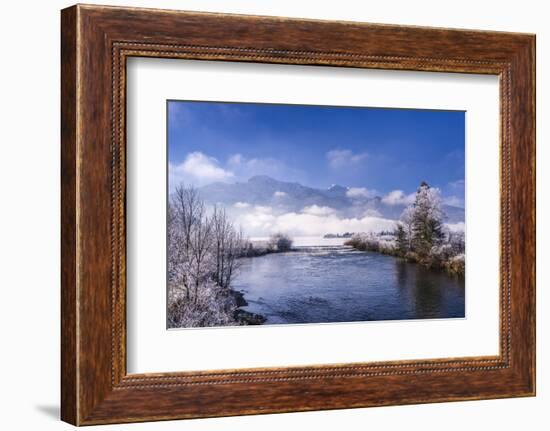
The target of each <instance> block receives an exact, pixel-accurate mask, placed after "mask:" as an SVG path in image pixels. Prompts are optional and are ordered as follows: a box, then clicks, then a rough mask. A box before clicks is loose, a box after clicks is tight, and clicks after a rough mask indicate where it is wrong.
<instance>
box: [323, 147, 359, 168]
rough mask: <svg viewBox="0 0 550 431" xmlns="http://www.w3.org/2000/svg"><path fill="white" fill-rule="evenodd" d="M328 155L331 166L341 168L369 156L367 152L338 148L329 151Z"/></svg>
mask: <svg viewBox="0 0 550 431" xmlns="http://www.w3.org/2000/svg"><path fill="white" fill-rule="evenodd" d="M326 157H327V159H328V163H329V165H330V167H331V168H333V169H340V168H344V167H347V166H353V165H357V164H358V163H360V162H362V161H363V160H365V159H366V158H367V153H354V152H353V151H351V150H342V149H336V150H330V151H328V152H327V154H326Z"/></svg>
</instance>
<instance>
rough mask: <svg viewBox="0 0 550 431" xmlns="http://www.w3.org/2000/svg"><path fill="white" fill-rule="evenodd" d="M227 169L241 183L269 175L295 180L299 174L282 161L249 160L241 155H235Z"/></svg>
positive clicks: (267, 159) (228, 163)
mask: <svg viewBox="0 0 550 431" xmlns="http://www.w3.org/2000/svg"><path fill="white" fill-rule="evenodd" d="M226 167H227V169H229V170H231V172H233V173H234V174H235V177H236V178H237V179H238V180H239V181H247V180H248V179H250V178H251V177H253V176H255V175H267V176H270V177H273V178H276V179H280V180H284V179H288V178H295V177H296V176H297V174H298V172H297V171H295V170H293V169H291V168H290V167H289V166H287V165H286V164H285V163H283V162H282V161H281V160H278V159H274V158H269V157H267V158H255V157H254V158H247V157H245V156H243V155H242V154H239V153H237V154H233V155H231V156H230V157H229V158H228V159H227V164H226Z"/></svg>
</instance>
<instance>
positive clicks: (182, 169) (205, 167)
mask: <svg viewBox="0 0 550 431" xmlns="http://www.w3.org/2000/svg"><path fill="white" fill-rule="evenodd" d="M168 172H169V176H170V184H171V185H173V186H174V187H175V186H176V185H178V184H179V183H181V182H183V183H185V184H193V185H198V186H200V185H203V184H207V183H210V182H213V181H223V180H228V179H230V178H232V177H233V172H231V171H229V170H226V169H224V168H222V167H221V166H220V164H219V162H218V160H217V159H215V158H214V157H209V156H207V155H206V154H204V153H201V152H199V151H196V152H193V153H189V154H187V156H186V157H185V160H184V161H183V162H182V163H180V164H179V165H174V164H172V163H170V164H169V166H168Z"/></svg>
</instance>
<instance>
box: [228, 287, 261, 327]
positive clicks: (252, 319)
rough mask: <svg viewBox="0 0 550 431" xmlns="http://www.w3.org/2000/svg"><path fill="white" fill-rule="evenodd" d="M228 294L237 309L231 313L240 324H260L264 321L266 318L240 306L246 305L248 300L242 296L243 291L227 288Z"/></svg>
mask: <svg viewBox="0 0 550 431" xmlns="http://www.w3.org/2000/svg"><path fill="white" fill-rule="evenodd" d="M229 293H230V295H231V296H232V297H233V299H234V300H235V304H236V306H237V309H236V310H235V311H234V313H233V318H234V319H235V320H236V321H237V323H239V324H240V325H243V326H247V325H262V324H264V323H265V322H266V320H267V318H266V317H265V316H263V315H261V314H258V313H251V312H250V311H246V310H243V309H242V308H241V307H246V306H248V302H247V301H246V299H245V298H244V293H243V292H239V291H238V290H234V289H229Z"/></svg>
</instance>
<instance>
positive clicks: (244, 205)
mask: <svg viewBox="0 0 550 431" xmlns="http://www.w3.org/2000/svg"><path fill="white" fill-rule="evenodd" d="M233 206H234V207H235V208H239V209H242V208H249V207H250V204H249V203H248V202H236V203H235V204H234V205H233Z"/></svg>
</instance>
